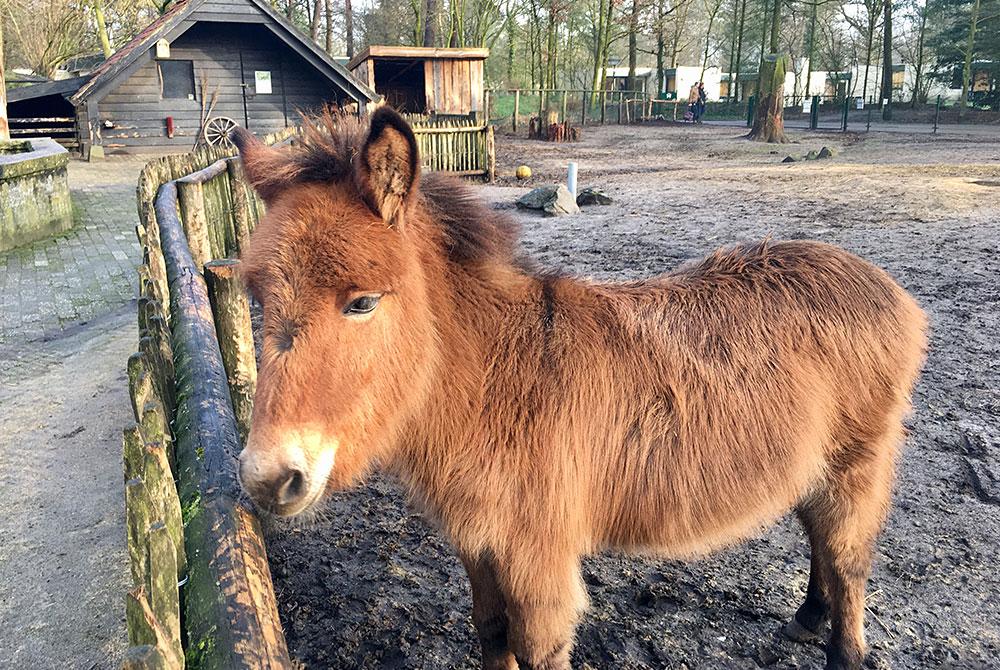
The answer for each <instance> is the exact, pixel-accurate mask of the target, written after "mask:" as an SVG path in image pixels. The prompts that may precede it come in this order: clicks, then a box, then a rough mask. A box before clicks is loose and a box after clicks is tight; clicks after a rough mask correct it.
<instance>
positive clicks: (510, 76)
mask: <svg viewBox="0 0 1000 670" xmlns="http://www.w3.org/2000/svg"><path fill="white" fill-rule="evenodd" d="M514 26H515V23H514V13H513V12H512V11H510V10H509V9H508V11H507V25H506V28H507V85H508V86H513V85H514V58H515V56H516V54H515V52H514Z"/></svg>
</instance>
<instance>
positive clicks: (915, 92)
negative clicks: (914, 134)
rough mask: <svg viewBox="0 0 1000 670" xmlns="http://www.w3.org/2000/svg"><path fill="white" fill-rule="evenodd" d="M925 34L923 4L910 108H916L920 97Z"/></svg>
mask: <svg viewBox="0 0 1000 670" xmlns="http://www.w3.org/2000/svg"><path fill="white" fill-rule="evenodd" d="M926 34H927V4H926V3H925V4H924V8H923V10H921V12H920V33H919V34H918V37H917V64H916V67H915V71H914V73H913V97H912V98H911V99H910V108H911V109H913V108H915V107H916V106H917V99H918V97H919V96H920V79H921V77H922V76H923V73H924V36H925V35H926Z"/></svg>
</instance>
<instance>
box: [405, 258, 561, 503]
mask: <svg viewBox="0 0 1000 670" xmlns="http://www.w3.org/2000/svg"><path fill="white" fill-rule="evenodd" d="M427 269H428V270H429V272H428V277H427V285H428V286H429V287H432V288H431V293H430V294H429V295H428V298H429V299H430V300H431V304H434V305H437V306H439V307H440V309H439V310H438V320H437V324H436V327H437V333H438V342H439V345H438V346H439V347H440V349H439V351H438V352H437V354H438V355H437V359H438V363H437V366H436V372H435V379H434V381H433V383H432V384H431V385H430V391H429V394H428V397H427V399H426V401H425V403H424V405H423V407H422V411H421V412H418V415H417V416H414V417H413V419H412V420H411V421H410V422H409V425H408V426H407V427H406V429H405V430H404V435H403V436H402V439H401V442H400V445H399V448H398V450H397V451H396V454H395V458H393V459H392V462H391V464H390V467H391V469H392V470H394V471H395V472H396V474H397V475H398V476H399V477H400V478H401V479H402V480H403V482H404V484H405V485H406V486H407V488H408V489H409V492H410V494H411V497H412V498H413V499H415V500H416V501H417V502H418V503H419V504H421V505H422V506H423V507H425V508H426V509H429V510H434V509H440V507H441V505H442V501H441V500H440V496H442V495H445V492H447V491H451V492H455V486H456V480H458V479H460V477H458V476H457V475H458V472H457V471H453V467H455V466H458V465H460V466H461V467H462V468H467V467H469V466H470V465H472V467H475V463H476V460H477V459H488V458H489V446H490V444H491V441H492V440H494V439H495V436H492V435H489V434H486V431H488V427H487V426H484V425H483V422H482V420H481V419H482V417H483V414H484V408H485V406H486V403H489V402H493V401H495V400H496V398H495V397H492V396H493V395H494V394H495V392H499V391H500V390H501V389H498V388H497V384H498V382H499V383H510V382H511V381H512V380H513V379H514V378H516V377H517V375H516V374H515V371H516V370H517V369H518V368H519V367H520V365H521V364H522V363H521V359H523V358H524V357H531V356H532V351H531V348H532V347H534V346H537V343H535V342H533V341H532V337H531V331H532V330H535V329H537V328H538V325H539V323H540V322H541V320H542V319H544V317H545V311H546V308H545V304H544V303H545V300H546V296H544V295H543V294H544V293H545V289H544V282H543V281H542V280H540V279H539V278H537V277H534V276H532V275H530V274H528V273H526V272H525V271H523V270H521V269H519V268H517V267H515V266H513V265H509V264H506V263H501V262H488V263H484V264H482V265H475V266H466V265H463V264H459V263H455V262H444V263H440V264H439V263H429V267H428V268H427ZM504 390H507V391H510V390H511V389H504ZM482 466H483V468H486V467H487V466H488V463H486V462H483V463H482Z"/></svg>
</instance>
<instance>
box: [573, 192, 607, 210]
mask: <svg viewBox="0 0 1000 670" xmlns="http://www.w3.org/2000/svg"><path fill="white" fill-rule="evenodd" d="M612 202H613V200H611V196H610V195H608V194H607V193H605V192H604V191H601V190H598V189H596V188H585V189H583V190H582V191H580V192H579V193H577V194H576V204H577V205H579V206H580V207H583V206H584V205H610V204H611V203H612Z"/></svg>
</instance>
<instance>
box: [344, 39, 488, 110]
mask: <svg viewBox="0 0 1000 670" xmlns="http://www.w3.org/2000/svg"><path fill="white" fill-rule="evenodd" d="M489 55H490V50H489V49H436V48H430V47H386V46H370V47H368V48H367V49H365V50H364V51H362V52H361V53H359V54H358V55H357V56H355V57H354V58H352V59H351V61H350V63H348V64H347V69H348V70H350V71H351V73H352V74H354V76H355V77H356V78H357V79H358V80H360V81H362V82H365V83H366V84H367V85H368V87H369V88H371V89H374V90H375V92H376V93H377V94H379V95H381V96H383V97H384V98H385V101H386V104H389V105H391V106H393V107H395V108H396V109H398V110H399V111H402V112H409V113H411V114H431V115H434V116H445V115H447V116H474V117H478V116H481V115H483V114H484V113H485V111H486V109H485V106H486V96H485V91H484V85H483V65H484V63H485V62H486V57H487V56H489Z"/></svg>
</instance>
